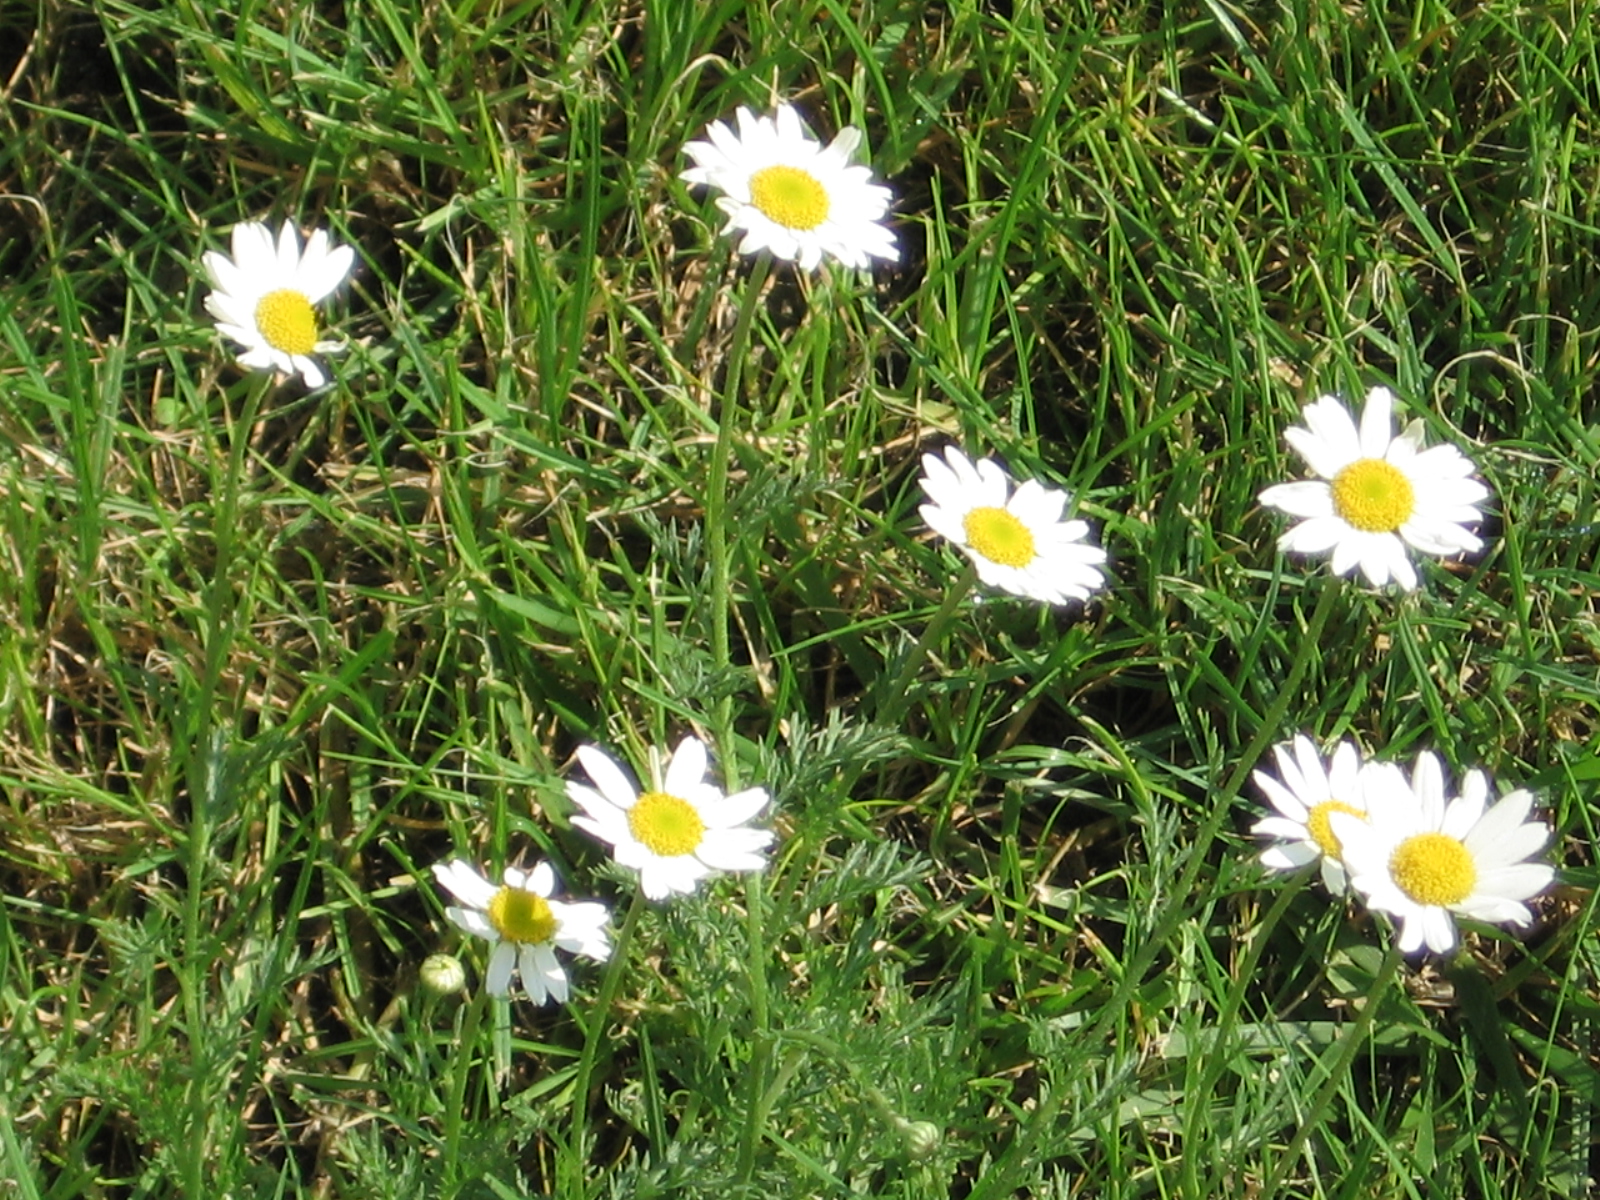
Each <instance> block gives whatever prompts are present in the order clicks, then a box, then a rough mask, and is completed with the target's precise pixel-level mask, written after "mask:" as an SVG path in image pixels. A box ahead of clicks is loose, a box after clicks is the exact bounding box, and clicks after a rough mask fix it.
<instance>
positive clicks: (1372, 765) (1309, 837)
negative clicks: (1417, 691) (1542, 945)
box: [1253, 734, 1555, 954]
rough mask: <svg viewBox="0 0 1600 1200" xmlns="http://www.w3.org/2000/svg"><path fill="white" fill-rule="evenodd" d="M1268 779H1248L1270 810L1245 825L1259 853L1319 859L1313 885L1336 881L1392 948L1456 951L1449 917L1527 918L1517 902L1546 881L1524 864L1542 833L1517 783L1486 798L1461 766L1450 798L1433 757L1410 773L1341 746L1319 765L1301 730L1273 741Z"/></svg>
mask: <svg viewBox="0 0 1600 1200" xmlns="http://www.w3.org/2000/svg"><path fill="white" fill-rule="evenodd" d="M1273 753H1274V757H1275V758H1276V759H1277V764H1278V774H1277V776H1276V777H1275V776H1273V775H1271V774H1269V773H1267V772H1266V771H1256V772H1255V775H1254V777H1255V781H1256V784H1257V786H1258V787H1260V788H1261V790H1262V791H1263V792H1264V793H1265V794H1266V796H1267V799H1268V800H1269V801H1270V802H1271V804H1272V807H1273V808H1274V809H1275V810H1276V812H1275V813H1274V814H1273V815H1271V816H1268V817H1265V818H1263V819H1262V820H1260V821H1258V822H1256V824H1255V826H1254V828H1253V832H1254V833H1256V834H1257V835H1259V836H1261V837H1268V838H1273V839H1276V840H1275V842H1274V844H1273V845H1271V846H1269V847H1268V848H1267V849H1266V850H1265V851H1263V852H1262V854H1261V861H1262V863H1263V864H1264V865H1265V866H1267V867H1269V868H1271V869H1273V870H1276V871H1292V870H1295V869H1297V868H1299V867H1304V866H1307V865H1309V864H1311V863H1313V862H1315V863H1319V864H1320V866H1321V871H1322V882H1323V883H1324V884H1325V885H1326V886H1327V888H1328V890H1329V891H1331V892H1334V893H1335V894H1340V893H1343V892H1344V891H1345V890H1346V888H1350V889H1353V890H1354V891H1356V892H1358V893H1360V895H1361V896H1362V897H1364V898H1365V900H1366V903H1367V907H1368V908H1370V909H1372V910H1374V911H1375V912H1382V913H1387V914H1389V915H1390V916H1391V917H1392V918H1394V920H1395V922H1396V923H1397V924H1398V925H1399V947H1400V950H1401V952H1402V953H1405V954H1411V953H1414V952H1415V951H1417V950H1420V949H1422V948H1423V947H1426V948H1427V949H1429V950H1433V951H1435V952H1437V953H1441V954H1442V953H1445V952H1447V951H1449V950H1451V949H1453V948H1454V947H1455V944H1456V924H1455V918H1456V917H1458V916H1460V917H1467V918H1470V919H1472V920H1476V921H1485V922H1488V923H1490V924H1512V925H1527V924H1528V923H1529V922H1530V921H1531V920H1532V914H1531V913H1530V912H1529V910H1528V906H1527V903H1526V901H1528V900H1529V899H1531V898H1532V897H1533V896H1536V895H1538V894H1539V893H1540V892H1542V891H1544V889H1545V888H1546V887H1548V886H1549V885H1550V881H1551V880H1552V879H1553V878H1554V876H1555V872H1554V870H1553V869H1552V868H1551V867H1550V865H1549V864H1548V863H1543V862H1530V861H1528V860H1529V859H1530V858H1531V857H1532V856H1533V855H1536V854H1538V853H1539V852H1540V851H1541V850H1543V849H1544V847H1545V845H1546V844H1547V843H1548V842H1549V840H1550V829H1549V827H1548V826H1546V825H1545V824H1544V823H1543V822H1540V821H1536V820H1529V819H1528V814H1529V812H1530V811H1531V810H1532V808H1533V796H1532V795H1531V794H1530V793H1529V792H1527V791H1524V790H1522V789H1520V788H1518V789H1517V790H1515V791H1511V792H1507V793H1506V794H1505V795H1504V796H1502V797H1500V799H1499V800H1497V801H1496V802H1495V803H1494V804H1493V805H1490V804H1489V781H1488V779H1487V778H1486V777H1485V776H1484V773H1483V772H1482V771H1479V770H1472V771H1468V772H1467V774H1466V777H1465V778H1464V779H1463V780H1462V783H1461V792H1460V794H1459V795H1457V796H1453V797H1452V796H1449V795H1448V794H1447V790H1446V786H1445V777H1444V771H1443V769H1442V768H1441V766H1440V765H1439V759H1438V757H1437V756H1436V755H1434V754H1432V753H1429V752H1427V751H1424V752H1423V753H1421V754H1419V755H1418V756H1417V759H1416V762H1415V763H1414V764H1413V766H1412V769H1411V774H1410V777H1409V778H1408V777H1407V776H1406V773H1405V772H1404V771H1403V770H1401V768H1400V767H1399V766H1397V765H1396V764H1394V763H1387V762H1373V761H1363V760H1362V758H1361V755H1360V753H1359V752H1358V751H1357V750H1356V748H1355V746H1353V745H1352V744H1351V743H1349V742H1341V743H1340V744H1339V746H1338V747H1337V748H1336V749H1335V750H1334V752H1333V755H1332V757H1331V758H1330V759H1329V760H1328V761H1327V762H1326V763H1324V762H1323V760H1322V758H1321V756H1319V755H1318V753H1317V750H1316V747H1315V746H1314V745H1312V742H1311V739H1310V738H1308V737H1306V736H1305V735H1303V734H1302V735H1300V736H1298V737H1296V738H1295V739H1294V741H1293V742H1292V743H1286V744H1284V745H1280V746H1276V747H1274V748H1273Z"/></svg>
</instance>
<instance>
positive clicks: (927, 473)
mask: <svg viewBox="0 0 1600 1200" xmlns="http://www.w3.org/2000/svg"><path fill="white" fill-rule="evenodd" d="M922 471H923V475H922V490H923V491H924V492H925V493H926V494H927V496H928V500H929V503H927V504H924V505H923V506H922V507H921V509H919V510H918V511H920V512H921V513H922V519H923V520H924V521H926V522H927V523H928V526H929V528H931V529H932V530H933V531H934V532H935V533H938V534H941V535H942V536H944V537H946V538H948V539H949V540H950V541H952V542H954V543H955V544H956V545H957V546H960V547H961V549H962V550H963V551H964V552H965V553H966V555H967V557H968V558H970V559H971V560H972V563H973V566H975V567H976V568H977V571H978V578H979V579H981V580H983V582H984V583H986V584H988V585H989V586H990V587H997V588H1000V589H1001V590H1002V591H1007V592H1010V593H1011V594H1012V595H1014V596H1026V597H1028V598H1029V599H1031V600H1038V601H1040V602H1042V603H1044V604H1065V603H1067V602H1068V601H1069V600H1087V599H1088V598H1089V594H1090V593H1091V592H1094V591H1098V590H1099V589H1100V588H1101V587H1103V586H1104V585H1105V577H1104V575H1103V574H1102V573H1101V570H1100V568H1101V566H1103V565H1104V563H1105V561H1106V552H1105V551H1104V550H1102V549H1100V547H1099V546H1096V545H1094V544H1093V543H1091V542H1089V541H1088V540H1087V539H1088V536H1089V526H1088V525H1087V524H1085V523H1084V522H1082V521H1063V520H1062V519H1061V513H1062V511H1063V510H1064V509H1065V508H1066V505H1067V493H1066V492H1063V491H1061V490H1060V489H1059V488H1050V487H1045V486H1044V485H1043V484H1041V483H1039V482H1037V481H1035V480H1032V479H1029V480H1027V481H1025V482H1023V483H1021V484H1019V485H1018V486H1017V488H1016V490H1015V491H1012V489H1011V479H1010V477H1009V476H1008V475H1007V474H1006V473H1005V470H1004V469H1003V468H1002V467H1001V466H1000V464H999V463H997V462H995V461H994V460H993V459H992V458H985V459H980V460H979V461H978V462H977V463H974V462H973V461H972V460H971V459H969V458H968V457H967V456H966V455H965V454H963V453H961V451H960V450H957V449H956V448H955V447H954V446H948V447H946V448H945V452H944V457H943V458H940V457H939V456H938V455H937V454H924V455H923V456H922Z"/></svg>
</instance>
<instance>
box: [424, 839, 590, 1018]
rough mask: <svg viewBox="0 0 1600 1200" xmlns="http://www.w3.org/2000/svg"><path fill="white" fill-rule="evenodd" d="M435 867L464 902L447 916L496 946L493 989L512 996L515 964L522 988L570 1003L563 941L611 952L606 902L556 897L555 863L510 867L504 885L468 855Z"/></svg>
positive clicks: (539, 998)
mask: <svg viewBox="0 0 1600 1200" xmlns="http://www.w3.org/2000/svg"><path fill="white" fill-rule="evenodd" d="M433 874H434V877H435V878H436V879H438V881H439V882H440V883H442V884H443V885H444V886H445V887H446V888H448V889H449V890H450V894H451V895H453V896H454V897H455V898H456V899H457V900H459V901H461V903H462V904H463V905H465V907H464V908H456V907H455V906H454V905H452V906H450V907H448V908H446V909H445V910H444V915H445V916H446V917H448V918H449V919H450V922H451V923H452V924H453V925H455V926H456V927H457V928H459V929H461V930H463V931H465V932H467V933H470V934H473V935H474V936H476V937H481V938H484V939H485V940H487V941H488V943H489V944H490V945H491V946H493V947H494V951H493V953H492V954H490V956H489V975H488V979H487V980H486V981H485V985H484V986H485V987H487V988H488V990H489V994H490V995H491V996H504V995H505V994H506V992H507V991H508V990H509V989H510V986H511V974H512V972H513V971H514V970H515V971H517V972H519V973H520V974H521V976H522V988H523V990H524V991H525V992H527V993H528V999H530V1000H532V1001H533V1002H534V1003H535V1004H543V1003H544V1002H545V1001H546V1000H554V1001H555V1002H556V1003H557V1004H564V1003H566V999H567V995H568V989H567V973H566V972H565V971H564V970H562V968H561V963H560V962H559V961H558V960H557V958H556V953H555V952H556V949H557V948H558V947H559V948H560V949H562V950H565V951H566V952H567V953H568V954H581V955H583V956H584V957H585V958H592V959H594V961H595V962H605V960H606V959H607V958H609V957H610V956H611V941H610V939H609V938H608V937H607V936H606V930H605V925H606V921H607V920H608V919H609V918H610V915H611V914H610V912H609V911H608V910H607V908H606V906H605V905H604V904H600V903H598V902H596V901H592V900H585V901H582V902H579V903H570V902H568V901H563V900H552V899H551V898H550V893H551V892H553V891H554V890H555V886H556V876H555V872H554V871H552V870H551V869H550V864H549V863H543V862H542V863H539V864H538V865H537V866H535V867H534V868H533V870H532V871H519V870H518V869H517V868H516V867H507V868H506V869H505V871H504V872H503V874H502V879H503V880H504V882H503V883H502V884H501V885H500V886H499V887H496V886H495V885H494V884H492V883H490V882H489V881H488V880H487V879H486V878H484V877H483V875H482V874H480V873H479V872H478V870H477V868H475V867H473V866H472V865H471V864H470V863H468V862H466V861H465V860H464V859H460V858H457V859H452V860H451V861H450V862H447V863H435V864H434V868H433Z"/></svg>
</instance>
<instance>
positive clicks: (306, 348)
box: [256, 288, 317, 354]
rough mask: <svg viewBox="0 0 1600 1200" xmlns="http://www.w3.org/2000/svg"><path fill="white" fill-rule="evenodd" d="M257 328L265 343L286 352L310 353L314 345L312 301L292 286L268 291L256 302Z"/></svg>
mask: <svg viewBox="0 0 1600 1200" xmlns="http://www.w3.org/2000/svg"><path fill="white" fill-rule="evenodd" d="M256 328H257V329H259V330H260V331H261V336H262V337H264V338H266V339H267V345H269V346H271V347H272V348H273V349H274V350H281V351H282V352H283V353H285V354H310V353H311V352H312V351H313V350H315V349H316V348H317V314H316V313H314V312H312V311H311V301H309V300H307V299H306V298H305V296H304V295H303V294H301V293H300V292H297V291H295V290H294V289H293V288H279V289H278V290H277V291H275V292H268V293H267V294H266V295H265V296H263V297H261V299H260V300H258V301H257V302H256Z"/></svg>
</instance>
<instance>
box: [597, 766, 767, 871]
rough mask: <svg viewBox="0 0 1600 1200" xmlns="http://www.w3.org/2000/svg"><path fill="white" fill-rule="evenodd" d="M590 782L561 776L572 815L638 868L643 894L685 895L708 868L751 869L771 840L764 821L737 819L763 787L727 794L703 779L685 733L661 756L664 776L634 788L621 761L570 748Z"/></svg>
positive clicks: (762, 801)
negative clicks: (754, 824)
mask: <svg viewBox="0 0 1600 1200" xmlns="http://www.w3.org/2000/svg"><path fill="white" fill-rule="evenodd" d="M578 761H579V762H581V763H582V764H583V767H584V770H586V771H588V772H589V778H590V779H592V780H593V781H594V784H595V786H594V787H592V788H589V787H584V786H583V785H582V784H580V783H568V784H567V795H568V796H570V797H572V801H573V803H574V804H576V805H577V806H578V807H579V808H581V809H582V810H583V812H584V815H583V816H581V817H573V818H572V823H573V824H574V825H576V826H577V827H578V828H579V829H582V830H585V831H587V832H588V833H591V834H593V835H594V836H595V837H597V838H599V839H600V840H601V841H602V842H607V843H609V844H610V845H611V846H612V847H613V851H612V857H613V858H615V859H616V860H617V862H619V863H620V864H622V865H623V866H625V867H632V868H633V869H634V870H637V871H638V872H639V886H640V888H641V889H642V890H643V891H644V894H645V896H646V897H647V898H648V899H651V900H661V899H664V898H665V897H667V896H668V895H670V894H671V893H673V892H681V893H683V894H685V895H687V894H688V893H690V892H692V891H694V889H695V885H696V884H698V883H699V882H700V880H702V879H704V878H705V877H706V876H707V875H709V874H711V872H713V871H759V870H760V869H761V868H762V867H764V866H766V859H765V858H764V857H763V855H762V853H761V852H762V851H763V850H765V849H766V848H767V846H768V845H769V844H770V843H771V842H772V832H771V830H767V829H749V828H746V827H745V823H746V822H747V821H749V820H750V818H752V817H754V816H755V815H756V814H757V813H758V812H760V811H761V810H762V809H763V808H765V807H766V806H767V800H768V797H767V793H766V789H765V788H758V787H757V788H747V789H746V790H744V791H742V792H736V793H734V794H733V795H731V796H725V795H723V793H722V791H721V789H720V788H718V787H716V785H714V784H711V783H708V782H707V781H706V766H707V764H706V748H705V745H704V744H703V743H702V742H701V741H700V739H698V738H695V737H686V738H684V739H683V741H681V742H679V743H678V748H677V749H676V750H674V751H673V752H672V758H671V760H670V761H669V762H668V763H667V770H666V778H665V779H663V780H662V781H661V782H660V783H659V784H657V785H655V786H653V787H652V788H651V790H649V791H647V792H643V793H641V792H639V791H638V790H637V789H636V788H635V787H634V786H633V784H632V783H631V782H630V781H629V780H628V777H627V776H626V775H625V774H623V772H622V768H621V767H619V766H618V765H617V764H616V763H615V762H614V761H612V760H611V759H610V758H609V757H608V756H607V755H605V754H603V753H601V751H600V750H599V749H597V748H596V747H594V746H582V747H579V749H578Z"/></svg>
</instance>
